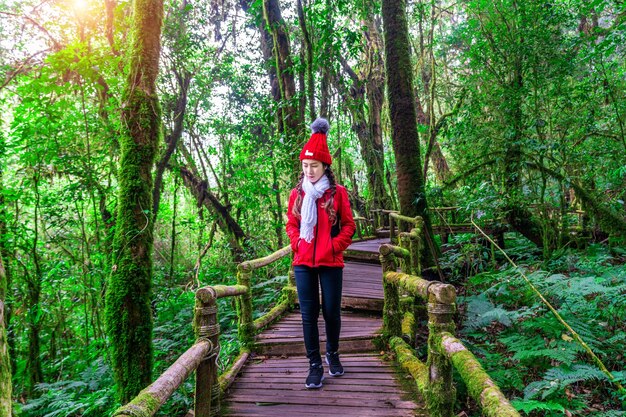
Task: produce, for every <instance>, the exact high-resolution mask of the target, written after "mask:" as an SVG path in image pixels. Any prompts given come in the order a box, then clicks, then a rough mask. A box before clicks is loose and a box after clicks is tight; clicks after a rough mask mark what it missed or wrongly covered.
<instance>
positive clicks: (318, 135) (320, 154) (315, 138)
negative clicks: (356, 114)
mask: <svg viewBox="0 0 626 417" xmlns="http://www.w3.org/2000/svg"><path fill="white" fill-rule="evenodd" d="M329 129H330V125H329V124H328V120H326V119H323V118H321V117H319V118H317V119H315V121H314V122H313V123H311V130H312V131H313V133H312V134H311V138H310V139H309V141H308V142H307V143H306V145H304V147H303V148H302V151H301V152H300V160H301V161H302V160H303V159H315V160H317V161H320V162H323V163H324V164H326V165H330V164H331V163H332V158H331V156H330V151H329V150H328V143H326V133H328V130H329Z"/></svg>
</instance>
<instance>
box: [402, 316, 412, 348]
mask: <svg viewBox="0 0 626 417" xmlns="http://www.w3.org/2000/svg"><path fill="white" fill-rule="evenodd" d="M414 334H415V316H414V315H413V313H412V312H409V311H407V312H406V313H404V318H403V319H402V335H403V336H408V337H409V342H410V341H411V340H413V335H414Z"/></svg>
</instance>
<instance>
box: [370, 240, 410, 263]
mask: <svg viewBox="0 0 626 417" xmlns="http://www.w3.org/2000/svg"><path fill="white" fill-rule="evenodd" d="M378 251H379V252H380V254H381V255H382V256H388V255H391V254H393V255H395V256H396V257H398V258H401V259H411V252H409V251H408V250H407V249H404V248H401V247H400V246H395V245H390V244H387V243H385V244H383V245H380V248H379V249H378Z"/></svg>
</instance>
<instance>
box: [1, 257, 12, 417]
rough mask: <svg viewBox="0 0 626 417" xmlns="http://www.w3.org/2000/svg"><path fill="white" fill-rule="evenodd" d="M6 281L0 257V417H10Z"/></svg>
mask: <svg viewBox="0 0 626 417" xmlns="http://www.w3.org/2000/svg"><path fill="white" fill-rule="evenodd" d="M6 290H7V281H6V273H5V269H4V263H3V262H2V257H1V256H0V417H11V404H12V399H11V394H12V391H11V362H10V360H9V344H8V341H7V329H6V322H5V320H4V305H5V304H4V300H5V298H6Z"/></svg>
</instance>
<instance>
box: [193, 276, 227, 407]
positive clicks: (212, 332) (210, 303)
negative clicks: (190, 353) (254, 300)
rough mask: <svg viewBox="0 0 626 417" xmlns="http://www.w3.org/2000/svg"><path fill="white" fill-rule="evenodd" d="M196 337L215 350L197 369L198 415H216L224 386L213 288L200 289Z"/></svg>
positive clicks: (197, 294) (195, 325) (196, 400)
mask: <svg viewBox="0 0 626 417" xmlns="http://www.w3.org/2000/svg"><path fill="white" fill-rule="evenodd" d="M193 324H194V326H193V327H194V331H195V334H196V340H197V341H201V340H206V341H208V342H210V343H211V346H212V347H213V349H211V351H210V352H209V353H208V355H207V356H205V357H204V359H203V360H202V362H200V364H199V365H198V369H197V371H196V389H195V409H194V411H195V414H194V416H195V417H214V416H217V415H219V410H220V385H219V382H218V379H217V359H218V357H219V335H220V325H219V323H218V321H217V295H216V293H215V290H213V288H211V287H204V288H200V289H199V290H198V291H197V292H196V308H195V314H194V323H193Z"/></svg>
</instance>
